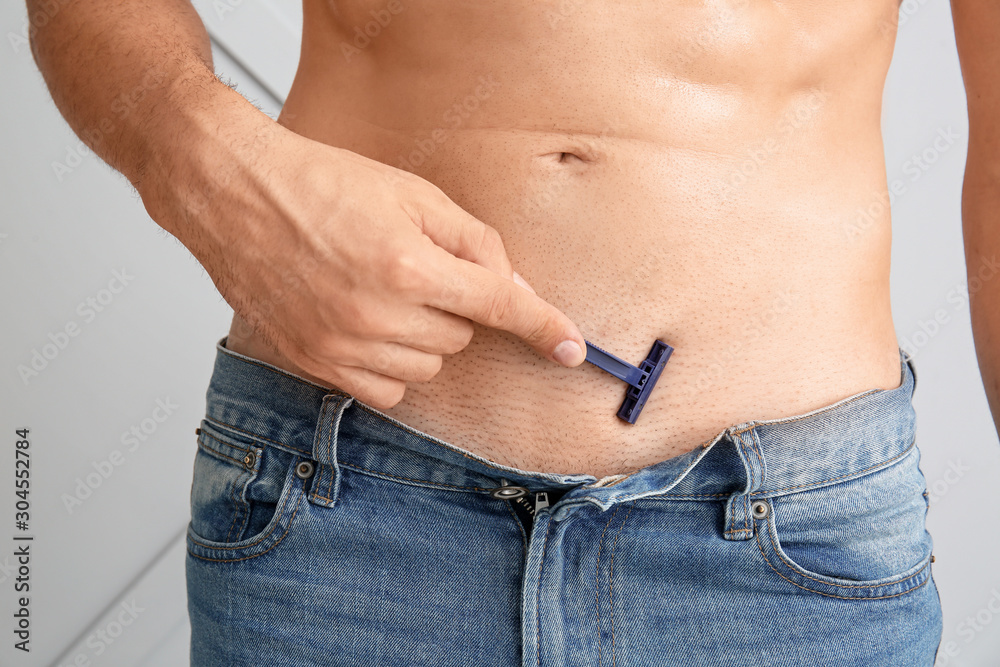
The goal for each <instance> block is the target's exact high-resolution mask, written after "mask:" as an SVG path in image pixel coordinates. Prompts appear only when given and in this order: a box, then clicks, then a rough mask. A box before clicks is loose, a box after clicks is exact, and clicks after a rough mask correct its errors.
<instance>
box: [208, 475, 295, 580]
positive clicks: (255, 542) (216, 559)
mask: <svg viewBox="0 0 1000 667" xmlns="http://www.w3.org/2000/svg"><path fill="white" fill-rule="evenodd" d="M293 488H294V487H293ZM303 495H304V494H299V499H298V500H297V501H296V503H295V511H294V512H292V516H291V517H289V519H288V526H287V527H286V528H285V532H284V533H282V535H281V537H280V538H278V541H277V542H275V543H274V544H272V545H271V546H269V547H268V548H267V549H265V550H264V551H261V552H260V553H259V554H254V555H253V556H246V557H244V558H221V559H220V558H205V557H204V556H199V555H198V554H195V553H191V555H192V556H195V557H196V558H204V560H214V561H217V562H232V561H237V560H247V559H249V558H256V557H257V556H262V555H264V554H266V553H267V552H268V551H270V550H271V549H273V548H274V547H276V546H278V545H279V544H280V543H281V541H282V540H284V539H285V535H287V534H288V531H289V530H291V527H292V520H293V519H295V515H296V514H298V513H299V507H301V505H302V496H303ZM287 504H288V496H286V497H285V500H284V502H283V503H282V505H281V508H280V509H279V510H278V513H283V512H284V509H285V505H287ZM277 529H278V524H275V525H274V527H273V528H271V530H269V531H267V533H265V534H264V535H261V536H260V538H259V539H257V540H256V541H254V542H252V543H250V544H246V545H244V546H241V547H228V546H226V547H215V546H212V545H210V544H205V543H204V542H200V541H198V540H197V539H195V538H194V537H192V536H191V535H190V534H188V538H189V539H190V540H191V541H192V542H193V543H195V544H197V545H198V546H200V547H201V548H203V549H213V550H215V551H242V550H244V549H249V548H250V547H254V546H257V545H258V544H260V543H261V542H263V541H264V540H266V539H267V538H268V537H270V536H271V534H272V533H273V532H274V531H275V530H277ZM188 551H189V552H190V551H191V550H190V549H188Z"/></svg>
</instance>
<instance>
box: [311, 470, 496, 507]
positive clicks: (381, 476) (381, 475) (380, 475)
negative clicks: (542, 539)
mask: <svg viewBox="0 0 1000 667" xmlns="http://www.w3.org/2000/svg"><path fill="white" fill-rule="evenodd" d="M337 463H338V464H340V465H342V466H343V467H345V468H347V469H348V470H355V471H357V472H359V473H361V474H364V473H369V474H371V475H372V476H373V477H378V478H379V479H392V480H399V481H402V482H416V483H418V484H421V485H426V486H432V487H447V488H449V489H468V490H469V491H491V490H492V489H487V488H486V487H483V486H456V485H454V484H445V483H444V482H432V481H430V480H426V479H413V478H411V477H400V476H398V475H390V474H388V473H384V472H380V471H378V470H369V469H368V468H362V467H361V466H359V465H357V464H354V463H347V462H345V461H337ZM320 497H321V498H322V496H320ZM325 500H330V499H329V498H326V499H325Z"/></svg>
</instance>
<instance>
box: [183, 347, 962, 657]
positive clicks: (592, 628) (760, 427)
mask: <svg viewBox="0 0 1000 667" xmlns="http://www.w3.org/2000/svg"><path fill="white" fill-rule="evenodd" d="M225 341H226V339H225V338H223V339H222V340H221V341H219V343H218V344H217V346H216V347H217V356H216V362H215V368H214V372H213V375H212V379H211V382H210V386H209V388H208V394H207V410H206V416H205V419H204V420H203V421H202V422H201V424H200V428H198V429H197V431H196V434H197V453H196V455H195V464H194V477H193V484H192V488H191V522H190V525H189V530H188V535H187V549H188V555H187V561H186V566H187V590H188V611H189V614H190V620H191V633H192V634H191V664H192V665H194V666H201V665H211V666H212V667H218V666H221V665H267V666H283V665H365V666H380V667H381V666H396V665H398V666H403V665H406V666H413V665H427V666H434V667H449V666H452V665H454V666H458V665H461V666H463V667H468V666H481V665H482V666H491V667H492V666H505V665H510V666H515V665H525V666H528V665H533V666H535V667H541V666H543V665H544V666H545V667H555V666H565V667H583V666H587V667H590V666H593V667H603V666H608V667H640V666H646V665H662V666H674V665H676V666H677V667H693V666H696V665H705V666H713V667H715V666H734V667H735V666H737V665H738V666H740V667H746V666H756V665H760V666H768V667H772V666H773V667H781V666H788V667H803V666H807V667H820V666H823V665H830V666H834V665H836V666H837V667H843V666H844V665H864V666H865V667H878V666H883V665H884V666H887V667H888V666H893V667H922V666H927V667H929V666H930V665H932V663H933V662H934V659H935V654H936V651H937V646H938V644H939V642H940V640H941V631H942V622H941V604H940V599H939V597H938V591H937V588H936V586H935V584H934V580H933V578H932V576H931V563H932V561H933V557H932V555H931V550H932V546H933V543H932V539H931V536H930V534H929V533H928V532H927V530H926V528H925V518H926V513H927V509H928V502H929V501H928V494H927V490H926V483H925V479H924V475H923V473H922V471H921V470H920V467H919V460H920V451H919V449H918V448H917V445H916V442H915V439H914V433H915V416H914V412H913V408H912V403H911V397H912V393H913V390H914V387H915V384H916V376H915V370H914V368H913V362H912V360H911V359H910V358H909V357H908V356H907V355H906V354H905V353H904V352H903V351H902V350H900V376H901V377H900V382H901V384H900V386H899V387H898V388H896V389H891V390H888V389H870V390H868V391H864V392H861V393H858V394H855V395H853V396H850V397H848V398H844V399H842V400H840V401H837V402H836V403H833V404H831V405H828V406H826V407H823V408H819V409H816V410H813V411H811V412H808V413H806V414H802V415H796V416H793V417H786V418H782V419H773V420H767V421H748V422H745V423H742V424H738V425H734V426H730V427H729V428H726V429H724V430H723V431H721V432H720V433H719V434H718V435H716V436H715V437H714V438H713V439H712V440H710V441H708V442H706V443H704V444H703V445H701V446H700V447H698V448H696V449H694V450H693V451H690V452H687V453H685V454H682V455H679V456H675V457H673V458H670V459H667V460H665V461H662V462H659V463H657V464H655V465H651V466H648V467H646V468H643V469H641V470H639V471H637V472H634V473H631V474H625V475H614V476H610V477H605V478H603V479H600V480H598V479H596V478H595V477H593V476H590V475H583V474H552V473H543V472H532V471H525V470H519V469H516V468H511V467H507V466H503V465H498V464H495V463H492V462H490V461H489V460H487V459H485V458H483V457H480V456H477V455H476V454H473V453H471V452H469V451H466V450H464V449H461V448H460V447H458V446H456V445H454V444H450V443H448V442H445V441H442V440H440V439H437V438H435V437H432V436H430V435H428V434H426V433H423V432H421V431H418V430H416V429H413V428H411V427H409V426H406V425H404V424H402V423H401V422H399V421H397V420H394V419H392V418H391V417H389V416H388V415H385V414H383V413H382V412H380V411H378V410H376V409H374V408H372V407H370V406H367V405H365V404H364V403H362V402H360V401H359V400H357V399H355V398H353V397H352V396H350V395H348V394H344V393H342V392H338V391H333V390H329V389H325V388H323V387H320V386H318V385H316V384H313V383H311V382H309V381H307V380H305V379H302V378H299V377H297V376H295V375H292V374H289V373H287V372H285V371H282V370H280V369H278V368H276V367H274V366H271V365H268V364H266V363H263V362H260V361H257V360H255V359H251V358H249V357H245V356H243V355H240V354H237V353H234V352H232V351H230V350H227V349H225ZM511 428H517V426H516V424H512V425H511Z"/></svg>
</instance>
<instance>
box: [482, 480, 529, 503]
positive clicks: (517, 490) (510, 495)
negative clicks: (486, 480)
mask: <svg viewBox="0 0 1000 667" xmlns="http://www.w3.org/2000/svg"><path fill="white" fill-rule="evenodd" d="M490 495H491V496H493V497H494V498H496V499H497V500H514V499H515V498H520V497H522V496H526V495H528V490H527V489H526V488H524V487H523V486H511V485H510V484H508V483H507V480H505V479H502V480H500V486H498V487H497V488H495V489H491V490H490Z"/></svg>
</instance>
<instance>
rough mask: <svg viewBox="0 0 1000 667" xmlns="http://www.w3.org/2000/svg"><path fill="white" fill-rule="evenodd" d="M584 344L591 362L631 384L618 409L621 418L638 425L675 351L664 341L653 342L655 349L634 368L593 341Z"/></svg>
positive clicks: (588, 359)
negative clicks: (647, 402) (644, 408)
mask: <svg viewBox="0 0 1000 667" xmlns="http://www.w3.org/2000/svg"><path fill="white" fill-rule="evenodd" d="M584 342H585V343H587V361H589V362H590V363H592V364H594V365H595V366H597V367H598V368H600V369H602V370H605V371H607V372H608V373H611V374H612V375H614V376H615V377H616V378H618V379H619V380H622V381H624V382H625V384H627V385H628V389H626V391H625V400H624V401H623V402H622V405H621V407H620V408H618V418H619V419H622V420H624V421H627V422H628V423H629V424H634V423H635V420H636V419H638V418H639V413H640V412H642V408H643V406H644V405H646V399H648V398H649V395H650V394H651V393H653V387H655V386H656V381H657V380H659V379H660V374H661V373H663V367H664V366H666V365H667V360H668V359H669V358H670V353H671V352H673V351H674V348H672V347H670V346H669V345H667V344H666V343H664V342H663V341H662V340H655V341H653V349H652V350H650V351H649V354H648V355H646V359H645V360H644V361H643V362H642V363H641V364H639V365H638V366H633V365H632V364H630V363H628V362H627V361H625V360H623V359H619V358H618V357H616V356H615V355H613V354H611V353H610V352H606V351H604V350H602V349H601V348H599V347H597V346H596V345H594V344H593V343H591V342H590V341H584Z"/></svg>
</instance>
